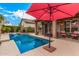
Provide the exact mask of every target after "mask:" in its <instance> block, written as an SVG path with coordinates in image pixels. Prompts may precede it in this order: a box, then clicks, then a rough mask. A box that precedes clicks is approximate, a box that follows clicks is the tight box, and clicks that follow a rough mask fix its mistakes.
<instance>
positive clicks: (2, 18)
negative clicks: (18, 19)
mask: <svg viewBox="0 0 79 59" xmlns="http://www.w3.org/2000/svg"><path fill="white" fill-rule="evenodd" d="M3 20H4V16H3V15H1V14H0V23H1V22H2V21H3Z"/></svg>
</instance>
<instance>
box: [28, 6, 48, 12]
mask: <svg viewBox="0 0 79 59" xmlns="http://www.w3.org/2000/svg"><path fill="white" fill-rule="evenodd" d="M47 8H48V7H47ZM47 8H43V9H37V10H32V11H28V12H34V11H39V10H44V9H47Z"/></svg>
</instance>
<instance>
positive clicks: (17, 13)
mask: <svg viewBox="0 0 79 59" xmlns="http://www.w3.org/2000/svg"><path fill="white" fill-rule="evenodd" d="M25 12H26V11H24V10H18V11H16V12H13V14H14V15H16V16H18V17H20V18H21V19H22V18H24V19H31V20H34V19H36V18H35V17H33V16H31V15H28V14H27V13H25Z"/></svg>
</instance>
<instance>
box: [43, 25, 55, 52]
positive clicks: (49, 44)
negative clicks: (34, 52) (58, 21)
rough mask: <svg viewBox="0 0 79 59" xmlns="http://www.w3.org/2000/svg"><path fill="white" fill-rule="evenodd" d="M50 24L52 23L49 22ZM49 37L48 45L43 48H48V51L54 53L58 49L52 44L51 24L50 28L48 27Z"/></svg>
mask: <svg viewBox="0 0 79 59" xmlns="http://www.w3.org/2000/svg"><path fill="white" fill-rule="evenodd" d="M49 25H50V24H49ZM48 39H49V43H48V45H47V46H44V47H43V48H44V49H45V50H47V51H48V52H50V53H52V52H53V51H55V50H56V48H55V47H53V46H51V32H50V26H49V28H48Z"/></svg>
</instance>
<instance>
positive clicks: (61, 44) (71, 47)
mask: <svg viewBox="0 0 79 59" xmlns="http://www.w3.org/2000/svg"><path fill="white" fill-rule="evenodd" d="M3 35H4V36H3V37H4V38H6V37H7V36H8V37H9V34H6V35H5V34H3ZM31 35H34V34H31ZM35 36H37V35H35ZM39 37H42V38H44V36H41V35H39ZM45 38H47V37H45ZM52 39H53V40H54V41H53V42H52V43H51V44H52V46H54V47H55V48H56V50H55V51H54V52H52V53H49V52H48V51H46V50H45V49H43V46H41V47H38V48H35V49H33V50H30V51H28V52H25V53H23V54H20V52H19V50H18V48H17V46H16V44H15V42H14V41H13V40H10V41H6V42H3V43H2V44H1V46H0V56H79V51H78V50H79V43H78V42H73V41H68V40H66V39H64V38H63V39H64V40H63V39H55V38H52Z"/></svg>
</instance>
